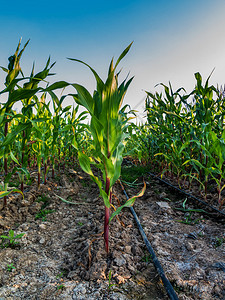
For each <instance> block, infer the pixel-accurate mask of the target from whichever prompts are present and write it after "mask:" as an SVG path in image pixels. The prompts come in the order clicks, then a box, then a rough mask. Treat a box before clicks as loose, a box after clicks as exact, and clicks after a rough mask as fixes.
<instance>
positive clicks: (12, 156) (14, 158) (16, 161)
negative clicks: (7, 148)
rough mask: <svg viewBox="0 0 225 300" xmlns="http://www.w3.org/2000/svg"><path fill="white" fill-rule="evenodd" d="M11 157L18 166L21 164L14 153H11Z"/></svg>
mask: <svg viewBox="0 0 225 300" xmlns="http://www.w3.org/2000/svg"><path fill="white" fill-rule="evenodd" d="M10 157H11V159H12V160H13V161H14V162H15V163H16V164H18V165H19V164H20V163H19V162H18V160H17V158H16V157H15V156H14V154H13V153H12V152H10Z"/></svg>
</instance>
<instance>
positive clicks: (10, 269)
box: [7, 263, 16, 272]
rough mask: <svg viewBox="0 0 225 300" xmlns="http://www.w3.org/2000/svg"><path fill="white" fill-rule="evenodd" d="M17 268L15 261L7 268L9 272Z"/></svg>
mask: <svg viewBox="0 0 225 300" xmlns="http://www.w3.org/2000/svg"><path fill="white" fill-rule="evenodd" d="M15 269H16V268H15V267H14V265H13V263H11V264H9V265H7V270H8V271H9V272H12V270H15Z"/></svg>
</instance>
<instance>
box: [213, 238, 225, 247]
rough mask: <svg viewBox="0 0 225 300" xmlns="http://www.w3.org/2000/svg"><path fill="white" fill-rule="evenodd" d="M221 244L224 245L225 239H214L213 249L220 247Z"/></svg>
mask: <svg viewBox="0 0 225 300" xmlns="http://www.w3.org/2000/svg"><path fill="white" fill-rule="evenodd" d="M223 243H225V238H218V237H216V240H215V242H214V246H215V248H217V247H219V246H221V245H222V244H223Z"/></svg>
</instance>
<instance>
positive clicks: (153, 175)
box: [147, 172, 225, 217]
mask: <svg viewBox="0 0 225 300" xmlns="http://www.w3.org/2000/svg"><path fill="white" fill-rule="evenodd" d="M147 174H149V175H150V176H152V177H154V178H156V179H158V180H160V181H161V182H163V183H165V184H167V185H168V186H170V187H172V188H173V189H175V190H177V191H179V192H180V193H182V194H184V195H186V196H187V197H189V198H192V199H194V200H196V201H198V202H200V203H202V204H204V205H205V206H208V207H210V208H211V209H212V210H214V211H216V212H217V213H219V214H221V215H223V216H224V217H225V213H224V212H222V211H220V210H219V209H217V208H215V207H213V206H212V205H210V204H208V203H206V202H205V201H203V200H201V199H199V198H197V197H195V196H193V195H191V194H189V193H187V192H185V191H183V190H181V189H180V188H178V187H176V186H174V185H172V184H171V183H169V182H167V181H165V180H163V179H161V178H159V177H158V176H156V175H155V174H153V173H151V172H148V173H147Z"/></svg>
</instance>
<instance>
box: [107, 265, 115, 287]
mask: <svg viewBox="0 0 225 300" xmlns="http://www.w3.org/2000/svg"><path fill="white" fill-rule="evenodd" d="M111 281H112V270H111V269H110V270H109V282H108V292H109V291H110V289H111V288H112V287H113V286H114V285H115V284H114V283H111Z"/></svg>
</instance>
